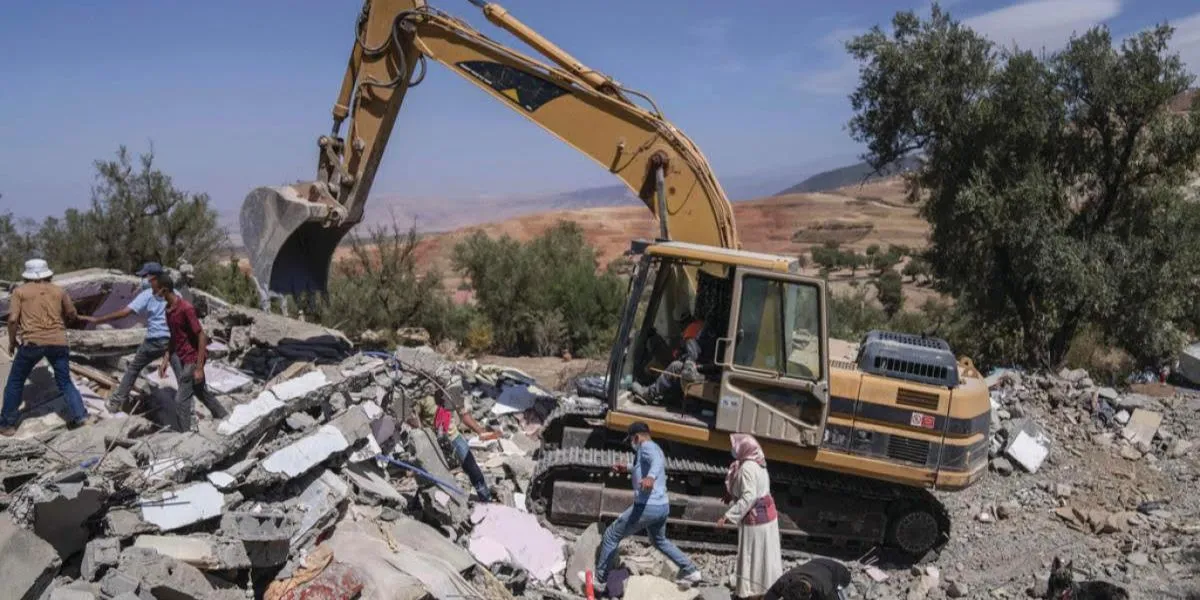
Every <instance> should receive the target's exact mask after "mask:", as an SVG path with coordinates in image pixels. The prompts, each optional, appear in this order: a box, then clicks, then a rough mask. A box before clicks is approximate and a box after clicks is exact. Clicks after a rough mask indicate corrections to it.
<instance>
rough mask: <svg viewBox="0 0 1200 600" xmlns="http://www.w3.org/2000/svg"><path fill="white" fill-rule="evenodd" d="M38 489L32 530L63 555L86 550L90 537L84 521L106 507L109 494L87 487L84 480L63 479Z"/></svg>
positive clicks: (68, 555)
mask: <svg viewBox="0 0 1200 600" xmlns="http://www.w3.org/2000/svg"><path fill="white" fill-rule="evenodd" d="M37 491H38V493H37V494H36V496H35V501H34V519H33V532H34V533H36V534H37V535H38V537H40V538H42V539H43V540H46V541H47V542H49V543H50V545H52V546H54V549H55V550H57V551H58V554H59V556H61V557H63V558H64V559H65V558H68V557H70V556H71V555H72V554H75V553H76V552H79V551H80V550H83V548H84V545H85V544H87V540H88V537H89V533H88V530H87V528H86V527H85V526H84V523H85V522H86V521H87V520H88V519H90V518H92V516H93V515H95V514H96V513H97V512H99V511H100V509H101V508H103V507H104V501H105V499H106V498H107V497H108V494H106V493H105V492H104V491H103V490H100V489H97V488H93V487H84V485H83V483H82V482H72V483H67V482H60V483H58V484H53V485H48V486H45V487H38V488H37Z"/></svg>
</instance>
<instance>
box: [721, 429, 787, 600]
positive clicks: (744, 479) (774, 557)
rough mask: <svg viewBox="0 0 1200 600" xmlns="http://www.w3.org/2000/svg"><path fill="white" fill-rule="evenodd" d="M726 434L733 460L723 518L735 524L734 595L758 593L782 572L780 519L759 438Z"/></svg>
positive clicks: (726, 481) (726, 486)
mask: <svg viewBox="0 0 1200 600" xmlns="http://www.w3.org/2000/svg"><path fill="white" fill-rule="evenodd" d="M729 437H730V442H731V443H732V446H733V455H734V460H733V462H732V463H730V465H729V469H728V470H727V472H726V474H725V491H726V493H727V494H728V497H729V498H730V499H731V500H732V502H731V503H730V505H729V509H728V510H726V511H725V519H726V520H727V521H729V522H730V523H733V524H735V525H737V527H738V557H737V566H736V568H735V570H734V575H735V585H734V594H735V595H736V596H738V597H742V598H745V597H750V596H760V595H762V594H764V593H766V591H767V589H768V588H770V586H771V584H772V583H774V582H775V580H777V579H779V577H780V575H782V574H783V556H782V553H781V551H780V547H779V518H778V513H777V512H776V508H775V499H774V497H772V496H771V478H770V475H769V474H768V473H767V467H766V464H767V461H766V458H765V457H764V455H763V451H762V447H761V446H759V444H758V440H756V439H754V436H751V435H747V434H743V433H735V434H733V435H731V436H729Z"/></svg>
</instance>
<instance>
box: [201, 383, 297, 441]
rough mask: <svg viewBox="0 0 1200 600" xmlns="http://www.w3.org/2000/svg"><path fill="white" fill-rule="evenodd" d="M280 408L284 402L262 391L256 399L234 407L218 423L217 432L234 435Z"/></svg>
mask: <svg viewBox="0 0 1200 600" xmlns="http://www.w3.org/2000/svg"><path fill="white" fill-rule="evenodd" d="M279 408H283V403H282V402H280V401H279V400H277V399H276V398H275V394H272V393H271V392H269V391H265V392H262V393H260V394H259V395H258V397H256V398H255V399H253V400H251V401H249V402H247V403H245V404H239V405H237V406H235V407H233V412H231V413H230V414H229V416H228V417H226V418H225V420H224V421H221V423H220V424H219V425H217V433H219V434H221V435H233V434H235V433H237V432H239V431H241V430H242V429H243V428H245V427H246V426H247V425H249V424H251V423H253V422H255V421H257V420H258V419H260V418H262V417H264V416H266V415H267V414H269V413H270V412H271V411H273V410H276V409H279Z"/></svg>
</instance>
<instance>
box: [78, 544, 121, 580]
mask: <svg viewBox="0 0 1200 600" xmlns="http://www.w3.org/2000/svg"><path fill="white" fill-rule="evenodd" d="M120 559H121V541H120V540H118V539H117V538H97V539H94V540H92V541H90V542H88V543H87V546H86V547H85V548H84V549H83V561H82V562H81V563H80V565H79V572H80V574H82V575H83V577H84V579H87V580H88V581H96V580H97V579H99V578H100V576H101V575H103V574H104V570H106V569H107V568H109V567H115V566H117V561H119V560H120Z"/></svg>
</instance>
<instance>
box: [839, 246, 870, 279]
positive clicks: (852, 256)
mask: <svg viewBox="0 0 1200 600" xmlns="http://www.w3.org/2000/svg"><path fill="white" fill-rule="evenodd" d="M838 263H839V264H840V265H841V266H842V267H845V268H847V269H850V274H851V275H856V274H857V273H858V270H859V269H861V268H862V267H863V265H865V264H867V259H866V257H864V256H863V255H861V254H859V253H857V252H855V251H853V250H847V251H845V252H842V253H841V256H840V257H838Z"/></svg>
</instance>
